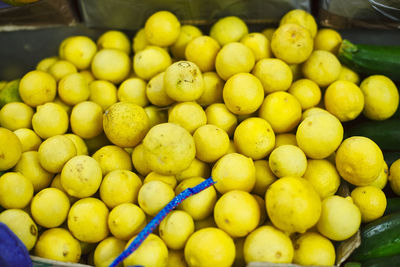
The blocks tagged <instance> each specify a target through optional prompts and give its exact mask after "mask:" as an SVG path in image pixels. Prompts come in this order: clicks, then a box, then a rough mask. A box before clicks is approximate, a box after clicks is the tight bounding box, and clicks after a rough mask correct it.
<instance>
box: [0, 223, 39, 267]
mask: <svg viewBox="0 0 400 267" xmlns="http://www.w3.org/2000/svg"><path fill="white" fill-rule="evenodd" d="M0 266H1V267H16V266H24V267H25V266H26V267H31V266H32V260H31V258H30V257H29V252H28V250H27V249H26V246H25V245H24V243H22V241H21V240H20V239H19V238H18V237H17V236H16V235H15V234H14V233H13V232H12V231H11V230H10V228H8V227H7V225H5V224H4V223H2V222H0Z"/></svg>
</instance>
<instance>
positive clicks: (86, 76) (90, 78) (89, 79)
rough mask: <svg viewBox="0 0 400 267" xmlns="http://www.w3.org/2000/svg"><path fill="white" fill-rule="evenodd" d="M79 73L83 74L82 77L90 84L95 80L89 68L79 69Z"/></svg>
mask: <svg viewBox="0 0 400 267" xmlns="http://www.w3.org/2000/svg"><path fill="white" fill-rule="evenodd" d="M79 73H80V74H81V75H83V78H84V79H85V81H86V82H87V84H90V83H91V82H93V81H94V80H95V78H94V76H93V73H92V72H91V71H90V70H81V71H79Z"/></svg>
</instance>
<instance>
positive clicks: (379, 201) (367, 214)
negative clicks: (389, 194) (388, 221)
mask: <svg viewBox="0 0 400 267" xmlns="http://www.w3.org/2000/svg"><path fill="white" fill-rule="evenodd" d="M351 198H352V199H353V201H354V204H356V206H357V207H358V208H359V209H360V212H361V221H362V222H363V223H367V222H371V221H374V220H376V219H378V218H380V217H382V215H383V213H384V212H385V210H386V196H385V193H384V192H383V191H382V190H381V189H379V188H378V187H376V186H360V187H356V188H355V189H354V190H353V191H351Z"/></svg>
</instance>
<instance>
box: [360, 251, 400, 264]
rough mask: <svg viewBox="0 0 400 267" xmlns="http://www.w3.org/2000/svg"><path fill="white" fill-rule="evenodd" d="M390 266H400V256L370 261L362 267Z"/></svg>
mask: <svg viewBox="0 0 400 267" xmlns="http://www.w3.org/2000/svg"><path fill="white" fill-rule="evenodd" d="M390 266H400V255H399V254H398V255H393V256H388V257H383V258H376V259H370V260H367V261H364V262H362V263H361V267H390Z"/></svg>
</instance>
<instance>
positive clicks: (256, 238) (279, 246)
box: [243, 225, 294, 263]
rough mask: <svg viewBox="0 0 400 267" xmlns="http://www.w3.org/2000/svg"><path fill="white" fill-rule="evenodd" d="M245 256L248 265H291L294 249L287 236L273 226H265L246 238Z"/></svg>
mask: <svg viewBox="0 0 400 267" xmlns="http://www.w3.org/2000/svg"><path fill="white" fill-rule="evenodd" d="M260 251H262V253H260ZM243 254H244V259H245V260H246V262H247V263H250V262H273V263H290V262H292V259H293V254H294V249H293V245H292V241H291V240H290V238H289V237H288V236H287V235H285V234H284V233H283V232H281V231H280V230H278V229H276V228H275V227H273V226H269V225H265V226H261V227H259V228H257V229H256V230H254V231H253V232H251V233H250V234H249V235H248V236H247V237H246V240H245V241H244V246H243Z"/></svg>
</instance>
